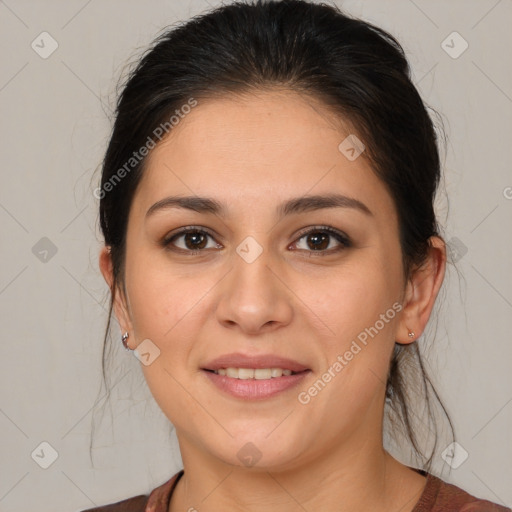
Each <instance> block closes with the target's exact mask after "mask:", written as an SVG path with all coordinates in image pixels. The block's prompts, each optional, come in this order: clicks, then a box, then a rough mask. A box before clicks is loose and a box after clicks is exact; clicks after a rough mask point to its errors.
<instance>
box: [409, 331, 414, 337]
mask: <svg viewBox="0 0 512 512" xmlns="http://www.w3.org/2000/svg"><path fill="white" fill-rule="evenodd" d="M409 338H411V339H412V338H414V333H413V332H412V331H411V332H410V333H409Z"/></svg>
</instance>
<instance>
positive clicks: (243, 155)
mask: <svg viewBox="0 0 512 512" xmlns="http://www.w3.org/2000/svg"><path fill="white" fill-rule="evenodd" d="M351 133H352V130H351V128H350V124H349V123H348V122H346V121H345V120H343V119H340V118H339V117H338V116H335V115H334V114H333V113H332V112H331V111H330V110H329V109H328V108H327V107H326V106H324V105H323V104H322V103H321V102H319V101H317V100H315V99H313V98H311V97H309V96H303V95H299V94H297V93H294V92H289V91H277V92H275V91H274V92H258V93H254V94H252V93H251V94H244V95H240V96H226V97H222V98H215V99H211V98H210V99H208V100H202V101H200V100H198V105H197V106H196V107H194V108H193V109H192V110H191V111H190V113H188V114H187V115H185V116H184V117H183V118H182V119H181V120H180V122H179V123H178V124H177V125H176V126H175V127H174V128H172V130H171V131H170V133H169V135H168V136H167V137H166V138H165V139H163V140H162V142H160V143H159V144H158V145H157V146H156V148H154V149H153V150H152V151H151V153H150V154H149V156H148V160H147V162H146V170H145V172H144V176H143V179H142V181H141V183H140V185H139V190H138V192H137V196H138V202H139V203H141V204H143V205H144V206H146V207H149V206H151V204H152V203H153V202H155V201H158V200H159V199H161V198H162V197H164V196H165V194H168V195H171V194H176V193H183V194H185V195H194V194H197V195H204V196H208V195H209V196H212V195H213V196H215V197H217V198H218V199H219V200H220V201H224V199H223V198H225V201H226V202H228V199H229V201H232V200H233V198H234V197H243V199H244V201H247V202H251V203H252V204H260V205H262V206H263V205H265V204H267V205H270V203H272V202H274V201H277V200H279V201H281V200H283V199H285V198H286V197H292V196H293V197H295V196H299V195H306V194H322V193H329V192H339V193H343V194H346V195H350V196H353V197H356V198H358V199H360V200H362V201H364V202H365V203H366V204H368V205H369V206H370V208H371V209H372V210H374V209H380V210H385V213H386V214H388V215H389V214H393V210H394V207H393V204H392V202H391V198H390V196H389V195H388V193H387V189H386V188H385V186H384V184H383V183H382V182H381V180H379V179H378V178H377V177H376V175H375V174H374V172H373V171H372V169H371V167H370V164H369V161H368V160H367V159H366V158H365V157H364V153H363V154H362V155H361V156H360V157H359V158H356V159H355V160H349V159H347V157H346V156H345V154H344V153H343V152H341V151H340V149H339V146H340V143H342V142H343V141H344V140H345V139H346V138H347V136H349V135H351ZM149 203H151V204H149ZM372 204H373V205H374V208H372V206H371V205H372ZM146 209H147V208H146Z"/></svg>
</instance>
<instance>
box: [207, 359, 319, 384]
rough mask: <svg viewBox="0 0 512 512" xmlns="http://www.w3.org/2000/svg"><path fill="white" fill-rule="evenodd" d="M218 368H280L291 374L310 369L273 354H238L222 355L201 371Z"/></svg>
mask: <svg viewBox="0 0 512 512" xmlns="http://www.w3.org/2000/svg"><path fill="white" fill-rule="evenodd" d="M219 368H255V369H259V368H282V369H283V370H291V371H292V372H304V370H309V369H310V368H308V367H307V366H305V365H303V364H301V363H299V362H298V361H294V360H292V359H288V358H286V357H280V356H276V355H274V354H261V355H252V356H251V355H247V354H240V353H232V354H224V355H222V356H220V357H217V358H216V359H213V360H212V361H209V362H207V363H205V364H204V365H203V366H202V367H201V369H202V370H218V369H219ZM207 373H208V372H207ZM289 377H294V375H290V376H289ZM279 378H280V379H282V378H287V377H285V376H283V377H279ZM231 380H233V379H231ZM275 380H277V379H275Z"/></svg>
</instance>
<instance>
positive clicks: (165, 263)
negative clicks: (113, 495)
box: [91, 0, 507, 512]
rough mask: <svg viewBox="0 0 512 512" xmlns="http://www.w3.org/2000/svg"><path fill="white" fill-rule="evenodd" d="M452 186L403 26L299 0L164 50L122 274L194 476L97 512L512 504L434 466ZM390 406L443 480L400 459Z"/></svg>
mask: <svg viewBox="0 0 512 512" xmlns="http://www.w3.org/2000/svg"><path fill="white" fill-rule="evenodd" d="M439 179H440V162H439V155H438V149H437V145H436V135H435V131H434V128H433V125H432V122H431V119H430V118H429V115H428V113H427V111H426V108H425V106H424V104H423V102H422V100H421V98H420V97H419V95H418V92H417V90H416V89H415V87H414V86H413V85H412V83H411V81H410V78H409V68H408V64H407V62H406V59H405V58H404V54H403V51H402V49H401V47H400V45H399V44H398V43H397V42H396V41H395V39H393V38H392V37H391V36H390V35H389V34H387V33H386V32H384V31H382V30H380V29H378V28H376V27H374V26H372V25H369V24H367V23H365V22H362V21H360V20H355V19H351V18H349V17H347V16H345V15H343V14H342V13H341V12H339V11H338V10H337V9H335V8H332V7H328V6H323V5H315V4H310V3H307V2H304V1H301V0H289V1H283V2H266V3H262V2H257V3H255V4H242V3H235V4H231V5H228V6H224V7H220V8H218V9H216V10H214V11H212V12H210V13H208V14H206V15H204V16H200V17H197V18H194V19H192V20H191V21H190V22H189V23H187V24H185V25H183V26H181V27H179V28H177V29H175V30H172V31H170V32H168V33H166V34H164V35H163V36H162V37H160V38H159V39H158V40H157V41H156V44H155V45H154V47H153V48H152V49H151V50H150V51H148V52H147V54H146V55H145V56H144V57H143V58H142V60H141V62H140V63H139V64H138V66H137V68H136V69H135V70H134V71H133V73H132V74H131V76H130V78H129V80H128V81H127V83H126V85H125V87H124V90H123V92H122V94H121V96H120V98H119V102H118V107H117V115H116V121H115V125H114V130H113V133H112V137H111V140H110V144H109V147H108V149H107V153H106V156H105V159H104V163H103V175H102V182H101V188H100V189H99V190H97V191H96V193H97V196H98V197H99V198H100V199H101V201H100V222H101V228H102V231H103V234H104V237H105V247H104V248H103V250H102V251H101V254H100V268H101V272H102V274H103V276H104V277H105V280H106V281H107V283H108V285H109V287H110V290H111V292H112V309H113V310H114V312H115V315H116V317H117V319H118V321H119V324H120V326H121V328H122V332H123V335H122V342H123V344H124V345H125V347H126V348H127V349H128V350H136V351H137V352H136V355H137V357H138V358H139V359H140V361H141V363H143V364H142V370H143V372H144V376H145V379H146V381H147V384H148V386H149V388H150V390H151V392H152V394H153V396H154V398H155V400H156V402H157V403H158V405H159V406H160V407H161V409H162V411H163V412H164V413H165V415H166V416H167V417H168V419H169V421H170V422H171V423H172V424H173V425H174V427H175V428H176V433H177V437H178V441H179V445H180V451H181V455H182V459H183V465H184V469H183V470H182V471H180V472H179V473H178V474H176V475H174V476H173V477H172V478H171V479H169V480H168V481H167V482H165V483H163V484H162V485H161V486H160V487H158V488H157V489H154V490H153V491H152V492H151V493H150V494H149V495H145V496H143V495H140V496H136V497H133V498H130V499H127V500H125V501H123V502H119V503H117V504H113V505H110V506H107V507H99V508H96V509H91V510H96V511H100V510H119V511H121V510H131V511H141V512H142V511H146V512H149V511H152V512H167V511H169V512H176V511H186V510H188V511H194V510H198V511H218V510H229V511H235V510H250V511H254V512H256V511H267V510H280V511H292V510H293V511H295V510H310V511H312V510H327V511H337V512H339V511H356V510H360V511H366V510H368V511H374V510H378V511H383V512H386V511H390V512H391V511H393V512H398V511H400V512H411V511H413V512H426V511H431V512H440V511H442V510H443V511H444V510H450V511H459V510H460V511H469V510H471V511H476V510H481V511H484V510H485V511H492V510H495V511H502V510H507V509H506V508H504V507H501V506H499V505H496V504H492V503H490V502H488V501H484V500H479V499H477V498H475V497H473V496H471V495H470V494H468V493H466V492H465V491H463V490H462V489H459V488H458V487H455V486H453V485H449V484H447V483H444V482H443V481H442V480H440V479H439V478H437V477H435V476H434V475H433V474H431V473H429V471H428V470H429V468H430V462H431V460H432V456H433V453H434V449H432V451H431V452H430V453H429V454H428V453H425V452H423V451H422V448H421V442H420V439H419V438H420V436H419V433H418V432H417V431H416V429H415V427H414V417H413V411H412V409H411V407H412V405H411V401H410V392H411V388H412V387H413V386H414V383H413V382H411V381H409V380H408V379H409V377H411V372H409V374H408V373H407V368H411V365H413V364H415V365H416V366H413V367H412V368H413V371H412V374H414V373H416V374H419V375H420V376H421V378H420V380H419V382H420V385H423V387H424V389H425V390H427V391H428V389H429V381H428V377H427V376H426V375H425V374H424V373H423V365H422V362H421V358H420V356H419V352H418V349H417V340H418V338H419V337H420V336H421V335H422V333H423V332H424V329H425V326H426V324H427V321H428V320H429V317H430V316H431V312H432V309H433V306H434V303H435V300H436V297H437V295H438V292H439V290H440V288H441V285H442V282H443V277H444V272H445V266H446V246H445V243H444V241H443V239H442V237H441V236H440V235H439V230H438V226H437V221H436V217H435V214H434V208H433V202H434V198H435V194H436V189H437V185H438V182H439ZM427 405H428V406H429V410H430V402H427ZM441 407H442V406H441ZM385 411H386V417H388V414H387V413H389V415H390V417H392V418H394V419H395V422H394V423H393V425H395V427H393V428H397V427H396V424H397V421H398V422H399V421H401V422H402V423H403V425H404V427H405V432H406V434H407V436H408V437H409V439H410V442H411V445H412V447H413V448H414V450H416V451H417V452H418V454H419V455H420V456H423V457H424V458H423V460H424V461H425V464H424V465H423V467H422V468H420V469H416V468H412V467H409V466H408V465H406V464H403V463H401V462H399V461H398V460H397V459H395V458H394V457H392V456H391V454H390V453H388V451H386V450H385V449H384V446H383V431H384V413H385ZM434 448H435V447H434Z"/></svg>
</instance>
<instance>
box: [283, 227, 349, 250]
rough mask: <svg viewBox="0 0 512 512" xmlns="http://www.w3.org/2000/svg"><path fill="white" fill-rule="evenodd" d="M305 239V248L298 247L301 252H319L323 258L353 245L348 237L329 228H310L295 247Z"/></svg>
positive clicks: (302, 234) (295, 243)
mask: <svg viewBox="0 0 512 512" xmlns="http://www.w3.org/2000/svg"><path fill="white" fill-rule="evenodd" d="M303 239H305V244H304V245H305V246H303V247H298V248H299V249H300V250H306V251H310V252H318V253H319V255H322V256H323V255H324V254H332V253H334V252H338V251H341V250H343V249H345V248H347V247H350V246H351V245H352V244H351V242H350V239H349V238H348V236H346V235H345V234H344V233H342V232H340V231H338V230H335V229H333V228H330V227H328V226H314V227H313V228H309V229H308V230H307V231H306V232H303V233H301V236H300V238H299V239H298V241H297V242H294V244H293V245H295V246H297V245H298V244H299V243H300V241H301V240H303ZM333 239H334V240H333ZM336 242H337V245H336ZM333 244H334V248H333Z"/></svg>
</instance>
